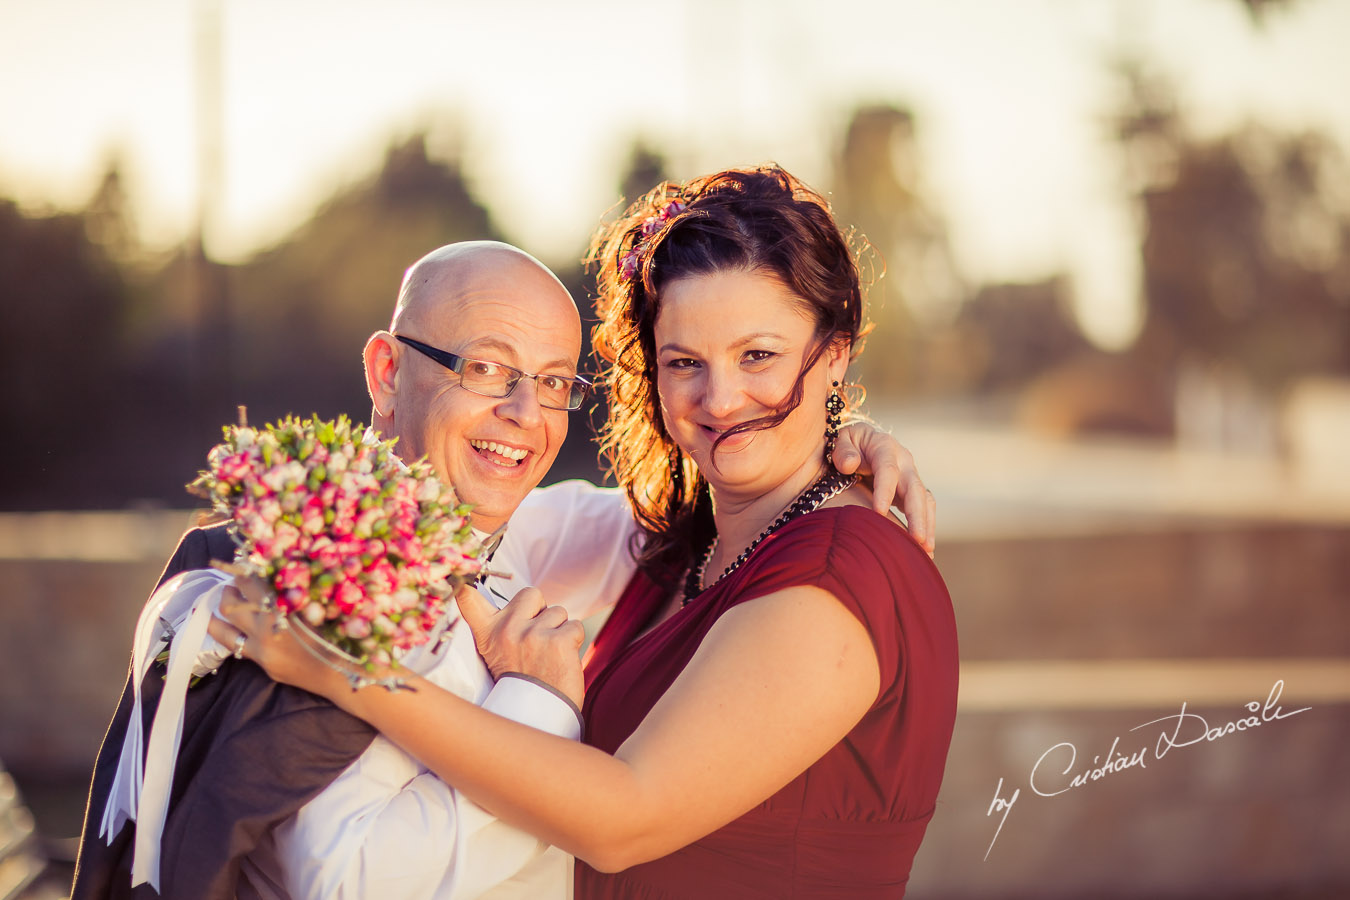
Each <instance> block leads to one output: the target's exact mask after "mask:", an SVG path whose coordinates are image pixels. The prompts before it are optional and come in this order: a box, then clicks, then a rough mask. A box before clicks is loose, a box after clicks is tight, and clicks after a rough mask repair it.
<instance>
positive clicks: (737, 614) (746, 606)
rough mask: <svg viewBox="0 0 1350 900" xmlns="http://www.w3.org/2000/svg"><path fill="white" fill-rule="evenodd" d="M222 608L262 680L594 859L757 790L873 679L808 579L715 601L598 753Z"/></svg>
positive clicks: (720, 814) (828, 742)
mask: <svg viewBox="0 0 1350 900" xmlns="http://www.w3.org/2000/svg"><path fill="white" fill-rule="evenodd" d="M221 611H222V613H223V614H224V615H225V616H226V618H228V619H229V620H230V622H232V623H234V625H236V626H238V627H239V628H240V630H243V631H244V632H245V633H246V634H247V635H248V641H247V644H246V647H245V653H246V654H247V655H248V656H250V657H252V658H254V659H256V660H257V661H258V662H259V663H260V664H261V665H262V666H263V667H264V668H265V669H267V670H268V672H269V673H270V674H271V675H272V676H273V677H274V678H277V679H278V680H281V681H286V682H288V683H291V684H295V685H298V686H299V687H302V688H305V689H307V690H311V691H314V692H315V693H319V694H322V695H323V696H326V697H328V698H329V699H331V700H332V701H333V702H334V703H336V704H338V705H339V706H341V707H342V708H343V709H345V710H347V711H348V712H350V713H352V714H353V715H356V716H359V717H360V718H362V719H365V720H366V721H368V722H370V723H371V724H372V725H374V726H375V727H376V728H378V729H379V730H380V731H381V732H383V733H384V734H385V735H386V736H387V737H389V738H390V739H392V740H393V741H395V742H396V743H398V744H400V745H401V746H403V747H404V748H405V749H407V750H408V751H409V752H410V753H412V754H413V755H414V756H416V757H417V758H418V759H420V760H422V762H423V763H424V764H425V765H426V766H427V767H428V768H430V769H431V770H432V771H434V772H436V773H437V774H438V775H440V776H441V777H442V778H443V779H445V780H446V781H447V782H450V783H451V784H453V785H455V787H457V788H459V789H460V790H461V791H463V792H464V793H465V794H466V795H467V796H469V797H470V798H472V799H474V800H475V801H476V802H478V803H480V804H481V805H482V806H484V807H485V808H487V809H488V810H490V811H491V812H493V813H494V814H496V815H497V816H499V817H501V818H502V819H504V820H505V821H507V822H510V823H511V824H514V825H517V826H519V827H521V828H523V829H525V830H527V831H530V832H532V833H534V834H536V835H538V836H539V837H541V838H542V839H544V840H547V841H549V842H551V843H554V844H556V845H558V846H560V847H562V848H563V849H564V850H567V851H568V852H570V853H573V854H574V855H576V856H578V857H580V858H582V859H584V860H586V861H587V862H588V863H590V864H591V865H593V866H595V867H596V868H599V869H602V870H607V871H617V870H620V869H624V868H627V867H629V866H632V865H635V864H637V863H640V862H643V861H646V860H651V859H656V858H658V857H660V856H664V855H666V854H668V853H670V852H672V851H674V850H677V849H679V848H680V847H683V846H685V845H686V844H689V843H691V842H692V841H694V840H697V839H698V838H700V837H702V836H704V835H706V834H708V833H710V832H712V831H714V830H716V829H717V828H719V827H721V826H722V825H724V824H726V823H728V822H730V821H732V820H733V819H735V818H736V817H737V816H740V815H742V814H743V813H745V812H746V811H748V810H750V809H752V808H753V807H754V806H756V805H757V804H759V803H761V802H763V801H764V800H766V799H767V798H768V797H770V796H771V795H772V794H773V793H774V792H775V791H777V790H778V789H779V788H781V787H782V786H783V785H785V784H787V783H788V782H789V781H791V780H792V779H793V778H795V777H796V776H797V775H798V774H800V773H801V772H802V771H804V770H805V769H806V768H807V767H808V766H809V765H810V764H811V763H813V762H815V761H816V760H817V759H819V758H820V757H821V756H822V755H823V754H824V753H825V752H826V751H827V750H829V748H830V747H832V746H833V745H834V744H835V743H837V742H838V741H839V740H840V739H841V738H842V737H843V736H844V735H845V734H847V733H848V731H849V730H850V729H851V728H852V727H853V725H854V724H856V723H857V722H858V720H859V719H860V718H861V717H862V715H863V714H864V713H865V712H866V711H867V709H868V708H869V707H870V705H871V704H872V702H873V700H874V699H875V697H876V695H877V691H878V689H879V682H880V676H879V672H878V666H877V660H876V653H875V650H874V649H873V647H872V643H871V639H870V637H869V636H868V634H867V632H866V630H865V629H864V628H863V626H862V624H861V623H860V622H859V621H858V619H857V618H855V617H854V615H853V614H852V613H850V612H849V611H848V610H847V609H846V608H845V607H844V606H843V604H841V603H840V602H839V601H838V600H836V599H835V598H834V597H833V596H832V595H830V594H828V593H826V592H825V591H823V590H821V589H819V588H814V587H795V588H790V589H787V590H783V591H779V592H777V593H775V594H771V595H767V596H764V597H760V598H757V599H754V600H750V601H747V602H745V603H743V604H740V605H739V606H737V607H735V608H733V609H731V610H729V611H728V612H727V613H726V614H724V615H723V616H722V617H721V619H719V620H718V622H717V624H716V625H714V626H713V628H712V629H711V630H710V631H709V633H708V635H707V636H706V637H705V639H704V641H703V643H702V644H701V646H700V647H699V649H698V650H697V652H696V653H695V654H694V657H693V659H692V660H691V661H690V663H689V665H688V666H687V667H686V668H685V670H684V672H683V673H682V674H681V675H680V677H679V678H678V679H677V680H676V681H675V683H674V684H673V685H672V686H671V688H670V690H669V691H667V693H666V694H665V696H664V697H662V699H661V700H660V701H659V702H658V703H657V704H656V706H655V707H654V708H653V709H652V711H651V713H650V714H649V715H648V716H647V718H646V719H645V720H644V721H643V722H642V724H641V725H640V726H639V727H638V729H637V731H636V732H634V734H633V735H632V736H631V737H630V738H629V739H628V740H627V741H626V742H625V743H624V744H623V746H622V747H620V748H619V750H618V752H617V753H616V754H615V755H613V756H611V755H609V754H607V753H604V752H602V751H600V750H596V749H595V748H592V747H586V746H583V745H577V744H573V743H571V742H569V741H566V740H562V739H559V738H555V737H553V736H551V735H547V734H544V733H542V732H538V731H535V730H534V729H531V728H527V727H524V726H520V725H517V724H516V723H514V722H509V721H507V720H505V719H501V718H498V717H497V716H494V715H492V714H491V713H487V712H485V711H483V710H481V709H478V708H477V707H475V706H473V705H472V704H471V703H467V702H465V701H463V700H461V699H459V698H458V697H455V696H454V695H452V694H449V693H447V692H444V691H440V690H438V689H436V688H435V687H434V686H433V685H430V684H428V683H426V682H424V681H421V680H418V679H414V681H413V684H414V686H415V687H416V688H417V690H416V692H402V691H400V692H394V693H390V692H388V691H384V690H382V689H364V690H360V691H355V692H353V691H352V690H351V689H350V687H349V686H348V685H347V682H346V681H345V680H344V679H343V677H342V676H341V675H339V674H337V673H336V672H333V671H331V670H329V669H327V668H326V667H324V666H322V665H321V664H318V663H316V662H315V661H314V660H313V659H312V658H311V657H310V656H309V655H308V653H307V652H306V651H305V650H304V649H303V648H300V647H298V646H296V645H295V644H294V641H293V639H292V637H291V633H290V632H281V633H274V632H273V631H272V630H271V627H270V624H269V622H268V621H267V620H266V619H265V617H263V615H262V614H261V613H259V612H258V611H257V609H256V607H255V606H253V605H251V604H248V603H246V602H244V601H243V600H242V599H241V598H239V597H238V596H237V595H235V594H232V596H231V597H230V599H229V600H228V601H227V602H226V603H223V604H222V608H221ZM472 616H473V613H470V614H469V616H466V618H469V619H472ZM213 627H218V628H221V629H229V626H228V625H224V624H223V623H215V626H213ZM233 635H234V632H233V631H232V630H222V631H220V632H219V633H218V634H217V638H218V639H220V640H222V641H224V642H229V641H232V640H233ZM562 639H563V640H565V641H572V640H573V638H572V636H571V635H570V634H567V635H564V636H563V638H562Z"/></svg>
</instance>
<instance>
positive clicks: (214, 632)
mask: <svg viewBox="0 0 1350 900" xmlns="http://www.w3.org/2000/svg"><path fill="white" fill-rule="evenodd" d="M223 605H224V604H223V603H222V606H223ZM206 631H207V633H208V634H210V635H211V637H213V638H215V639H216V640H217V641H219V642H220V645H221V646H222V647H224V648H226V649H227V650H229V651H231V652H232V653H234V655H235V658H236V659H238V658H241V657H246V656H248V635H246V634H244V632H242V631H240V630H239V629H238V628H235V627H234V626H233V625H231V624H230V623H229V622H226V621H225V620H223V619H218V618H216V617H215V616H212V617H211V621H210V622H207V623H206Z"/></svg>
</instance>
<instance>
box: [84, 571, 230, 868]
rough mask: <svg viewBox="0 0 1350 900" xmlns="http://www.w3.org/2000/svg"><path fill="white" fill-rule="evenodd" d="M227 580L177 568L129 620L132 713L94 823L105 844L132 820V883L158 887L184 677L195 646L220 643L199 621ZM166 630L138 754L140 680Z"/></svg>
mask: <svg viewBox="0 0 1350 900" xmlns="http://www.w3.org/2000/svg"><path fill="white" fill-rule="evenodd" d="M231 581H232V576H230V575H227V574H225V573H224V572H219V571H217V570H215V569H197V570H194V571H191V572H184V573H182V574H181V575H177V576H175V577H174V578H172V579H170V580H169V581H167V582H165V583H164V585H163V586H161V587H160V589H159V590H157V591H155V593H154V595H152V596H151V597H150V600H149V601H148V602H147V603H146V604H145V609H144V610H142V611H141V618H140V620H139V621H138V622H137V623H136V638H135V649H134V651H133V654H132V662H131V669H132V671H131V683H132V696H133V701H132V706H131V720H130V721H129V722H128V723H127V734H126V738H125V739H124V740H123V742H122V754H121V757H120V758H119V760H118V763H117V774H116V776H115V777H114V779H113V785H112V790H111V791H109V793H108V803H107V805H106V806H105V807H104V810H103V822H102V827H101V828H100V829H99V836H100V837H105V836H106V837H107V840H108V843H110V844H111V843H112V840H113V838H114V837H115V836H116V835H117V833H118V832H119V831H121V829H122V826H123V825H125V824H126V822H127V821H128V820H132V821H135V822H136V823H137V824H136V843H135V849H134V855H133V857H132V866H131V885H132V887H135V886H136V885H138V884H142V883H144V882H146V881H148V882H149V883H150V886H151V887H153V888H155V890H159V850H160V839H161V837H162V836H163V834H164V819H165V817H166V815H167V814H168V809H169V791H170V789H171V788H172V787H173V773H174V767H175V764H176V763H177V761H178V746H179V743H180V742H181V741H182V738H183V710H184V705H185V703H186V699H187V687H188V680H189V679H190V678H191V676H192V675H193V669H194V667H195V666H196V664H197V658H198V655H199V654H201V653H202V652H203V651H207V650H210V651H213V652H214V653H220V652H222V651H224V648H222V647H221V646H220V644H219V643H218V642H217V641H216V640H215V639H214V638H212V637H211V636H210V635H209V634H207V631H206V626H207V625H208V624H209V623H210V621H211V615H212V614H213V613H214V612H215V611H216V610H217V609H219V608H220V595H221V591H222V590H224V588H225V586H226V585H227V584H229V583H231ZM171 622H180V623H181V625H180V626H179V627H178V630H177V631H176V632H173V631H172V630H171V626H170V624H169V623H171ZM170 638H172V642H171V643H170V645H169V668H168V673H167V675H166V676H165V678H164V690H163V692H162V693H161V694H160V699H159V708H158V709H157V710H155V719H154V722H153V723H152V724H151V726H150V739H149V743H148V744H147V745H146V750H145V752H144V759H143V758H142V749H141V748H142V740H141V718H142V716H141V681H143V680H144V679H145V676H146V674H147V673H148V672H149V670H150V664H151V663H152V662H154V659H155V657H156V656H157V655H159V653H160V651H161V650H162V649H163V648H164V645H165V643H166V642H169V639H170Z"/></svg>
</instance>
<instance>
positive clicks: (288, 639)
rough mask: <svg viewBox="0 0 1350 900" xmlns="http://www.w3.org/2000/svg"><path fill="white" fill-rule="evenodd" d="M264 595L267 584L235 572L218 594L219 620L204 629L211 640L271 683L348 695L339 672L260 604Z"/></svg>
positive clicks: (329, 694) (336, 696)
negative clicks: (253, 666)
mask: <svg viewBox="0 0 1350 900" xmlns="http://www.w3.org/2000/svg"><path fill="white" fill-rule="evenodd" d="M268 596H269V591H268V588H267V584H266V582H264V581H263V580H262V579H260V578H257V577H254V576H252V575H243V574H239V573H237V572H236V574H235V576H234V585H232V586H230V587H226V588H225V590H224V591H223V593H222V594H221V598H220V611H219V612H218V614H217V615H218V616H219V618H212V619H211V622H210V624H209V625H208V626H207V628H208V630H209V631H210V632H211V637H213V638H215V639H216V640H218V641H220V643H221V644H222V645H224V646H225V647H228V648H229V649H231V650H233V651H234V653H235V655H236V656H240V657H247V658H248V659H251V660H253V661H254V662H256V663H257V664H258V665H259V666H261V667H262V668H263V670H264V671H265V672H267V674H268V675H269V676H270V677H271V678H272V680H274V681H279V682H281V683H283V684H289V685H294V686H295V687H298V688H302V689H303V690H307V691H309V692H311V693H314V694H319V695H320V696H324V697H327V698H328V699H330V700H333V701H335V702H336V701H337V700H338V699H340V697H341V695H342V694H343V693H348V694H349V693H351V689H350V686H349V685H348V683H347V682H346V680H345V679H343V677H342V676H341V675H340V674H338V673H337V672H335V671H334V670H333V669H332V668H330V667H328V666H326V665H324V664H323V663H322V662H321V661H320V660H318V659H316V658H315V657H314V654H313V653H312V652H311V651H309V650H306V649H305V648H304V647H302V646H300V642H301V641H302V640H306V638H305V637H303V636H302V635H300V634H299V633H297V632H296V631H295V630H294V629H292V628H289V627H287V626H286V625H285V624H284V623H281V617H280V616H279V615H278V614H277V613H276V611H275V608H274V605H265V601H266V600H267V598H268ZM278 623H281V624H280V626H279V625H278Z"/></svg>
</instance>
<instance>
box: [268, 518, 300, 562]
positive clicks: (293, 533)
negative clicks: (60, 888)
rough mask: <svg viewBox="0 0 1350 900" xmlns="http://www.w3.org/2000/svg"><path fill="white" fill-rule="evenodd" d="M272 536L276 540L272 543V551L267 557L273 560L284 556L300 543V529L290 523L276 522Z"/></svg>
mask: <svg viewBox="0 0 1350 900" xmlns="http://www.w3.org/2000/svg"><path fill="white" fill-rule="evenodd" d="M273 535H274V536H275V538H276V539H275V540H274V541H273V542H272V551H271V553H269V554H268V555H269V556H272V557H274V558H275V557H282V556H285V555H286V554H288V553H290V552H291V550H293V549H295V548H296V546H297V545H298V544H299V543H300V537H301V535H300V529H299V528H296V527H295V526H294V525H292V524H291V523H290V522H278V523H277V524H276V527H275V528H274V529H273Z"/></svg>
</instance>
